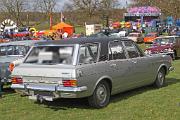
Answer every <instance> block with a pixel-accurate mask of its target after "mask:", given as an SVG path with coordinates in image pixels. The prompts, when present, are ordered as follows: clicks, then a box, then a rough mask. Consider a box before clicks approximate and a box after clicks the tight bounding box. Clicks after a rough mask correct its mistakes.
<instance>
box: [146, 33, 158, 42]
mask: <svg viewBox="0 0 180 120" xmlns="http://www.w3.org/2000/svg"><path fill="white" fill-rule="evenodd" d="M156 37H158V33H148V34H147V35H146V36H145V37H144V43H152V42H153V41H154V39H155V38H156Z"/></svg>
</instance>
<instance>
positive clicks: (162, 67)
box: [157, 64, 168, 75]
mask: <svg viewBox="0 0 180 120" xmlns="http://www.w3.org/2000/svg"><path fill="white" fill-rule="evenodd" d="M160 69H164V70H165V75H167V71H168V68H167V66H166V65H165V64H162V65H160V66H159V68H158V71H157V74H158V72H159V70H160Z"/></svg>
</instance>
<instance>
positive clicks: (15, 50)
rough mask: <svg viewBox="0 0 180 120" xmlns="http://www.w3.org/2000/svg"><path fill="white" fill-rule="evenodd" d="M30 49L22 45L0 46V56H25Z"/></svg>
mask: <svg viewBox="0 0 180 120" xmlns="http://www.w3.org/2000/svg"><path fill="white" fill-rule="evenodd" d="M29 49H30V47H28V46H23V45H9V46H0V56H6V55H8V56H11V55H22V56H24V55H26V53H27V52H28V50H29Z"/></svg>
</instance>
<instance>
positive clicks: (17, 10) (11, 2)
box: [0, 0, 28, 25]
mask: <svg viewBox="0 0 180 120" xmlns="http://www.w3.org/2000/svg"><path fill="white" fill-rule="evenodd" d="M27 2H28V1H27V0H0V6H1V11H3V12H5V13H7V16H9V18H13V19H15V20H16V22H17V24H18V25H23V22H22V20H21V16H22V13H23V12H24V11H25V10H26V8H27V6H28V3H27Z"/></svg>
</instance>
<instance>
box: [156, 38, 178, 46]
mask: <svg viewBox="0 0 180 120" xmlns="http://www.w3.org/2000/svg"><path fill="white" fill-rule="evenodd" d="M174 42H175V39H174V38H173V37H170V38H160V39H156V40H155V41H154V44H160V45H165V44H171V43H174Z"/></svg>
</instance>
